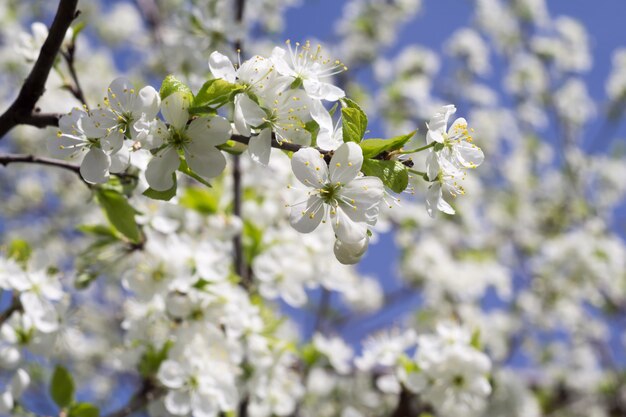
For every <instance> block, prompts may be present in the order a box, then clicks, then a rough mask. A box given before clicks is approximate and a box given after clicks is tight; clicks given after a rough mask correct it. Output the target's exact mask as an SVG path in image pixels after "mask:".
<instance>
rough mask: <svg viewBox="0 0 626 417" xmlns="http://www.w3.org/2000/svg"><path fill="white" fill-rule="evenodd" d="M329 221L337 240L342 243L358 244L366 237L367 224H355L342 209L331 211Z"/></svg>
mask: <svg viewBox="0 0 626 417" xmlns="http://www.w3.org/2000/svg"><path fill="white" fill-rule="evenodd" d="M347 210H350V209H347ZM333 213H334V214H333ZM330 219H331V223H332V225H333V229H334V230H335V234H336V235H337V239H339V240H341V241H343V242H346V243H358V242H360V241H362V240H363V239H365V238H366V237H367V223H364V222H355V221H354V220H352V219H351V218H350V216H348V214H347V213H346V211H345V210H344V209H343V208H342V207H337V208H336V209H335V210H334V211H331V213H330Z"/></svg>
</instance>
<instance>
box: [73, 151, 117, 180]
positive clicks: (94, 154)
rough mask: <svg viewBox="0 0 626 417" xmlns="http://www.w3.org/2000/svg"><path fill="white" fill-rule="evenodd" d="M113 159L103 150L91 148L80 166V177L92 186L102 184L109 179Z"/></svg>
mask: <svg viewBox="0 0 626 417" xmlns="http://www.w3.org/2000/svg"><path fill="white" fill-rule="evenodd" d="M110 166H111V158H110V157H109V155H107V154H105V153H104V152H102V150H101V149H98V148H91V149H89V151H88V152H87V154H86V155H85V158H84V159H83V162H82V163H81V164H80V175H81V176H82V177H83V179H84V180H85V181H87V182H88V183H91V184H102V183H105V182H107V180H108V179H109V167H110Z"/></svg>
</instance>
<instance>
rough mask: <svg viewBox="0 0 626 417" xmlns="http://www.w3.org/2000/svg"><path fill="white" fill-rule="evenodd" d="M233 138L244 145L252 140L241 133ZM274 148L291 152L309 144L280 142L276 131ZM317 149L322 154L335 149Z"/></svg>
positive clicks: (273, 139)
mask: <svg viewBox="0 0 626 417" xmlns="http://www.w3.org/2000/svg"><path fill="white" fill-rule="evenodd" d="M231 140H233V141H235V142H239V143H243V144H244V145H247V144H248V142H250V138H249V137H247V136H241V135H233V136H232V137H231ZM272 148H276V149H281V150H283V151H289V152H298V151H299V150H300V149H302V148H307V146H303V145H298V144H296V143H291V142H285V141H283V142H279V141H278V140H276V136H275V135H274V133H272ZM315 149H316V150H317V151H318V152H319V153H321V154H322V155H332V153H333V151H326V150H324V149H320V148H315Z"/></svg>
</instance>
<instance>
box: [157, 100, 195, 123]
mask: <svg viewBox="0 0 626 417" xmlns="http://www.w3.org/2000/svg"><path fill="white" fill-rule="evenodd" d="M189 104H190V103H189V97H187V96H185V95H183V94H182V93H173V94H170V95H169V96H167V97H166V98H165V99H164V100H163V102H162V103H161V112H162V113H163V117H164V118H165V121H167V122H168V123H169V124H170V125H171V126H173V127H174V128H175V129H177V130H181V129H182V128H184V127H185V125H186V124H187V120H189V112H188V111H187V109H188V108H189Z"/></svg>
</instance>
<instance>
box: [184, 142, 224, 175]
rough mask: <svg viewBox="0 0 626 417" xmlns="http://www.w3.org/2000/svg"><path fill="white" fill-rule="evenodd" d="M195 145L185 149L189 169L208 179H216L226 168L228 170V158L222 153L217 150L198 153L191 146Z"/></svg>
mask: <svg viewBox="0 0 626 417" xmlns="http://www.w3.org/2000/svg"><path fill="white" fill-rule="evenodd" d="M194 143H195V142H194ZM194 143H192V144H190V145H189V146H187V147H185V159H186V160H187V165H189V168H191V169H192V170H193V172H195V173H196V174H198V175H200V176H201V177H203V178H207V179H211V178H215V177H217V176H218V175H220V174H221V173H222V172H223V171H224V168H226V158H225V157H224V155H223V154H222V152H221V151H220V150H219V149H217V148H212V149H211V150H207V151H205V152H202V153H197V152H195V150H196V149H194V148H193V147H192V146H191V145H193V144H194ZM192 152H193V153H192Z"/></svg>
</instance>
